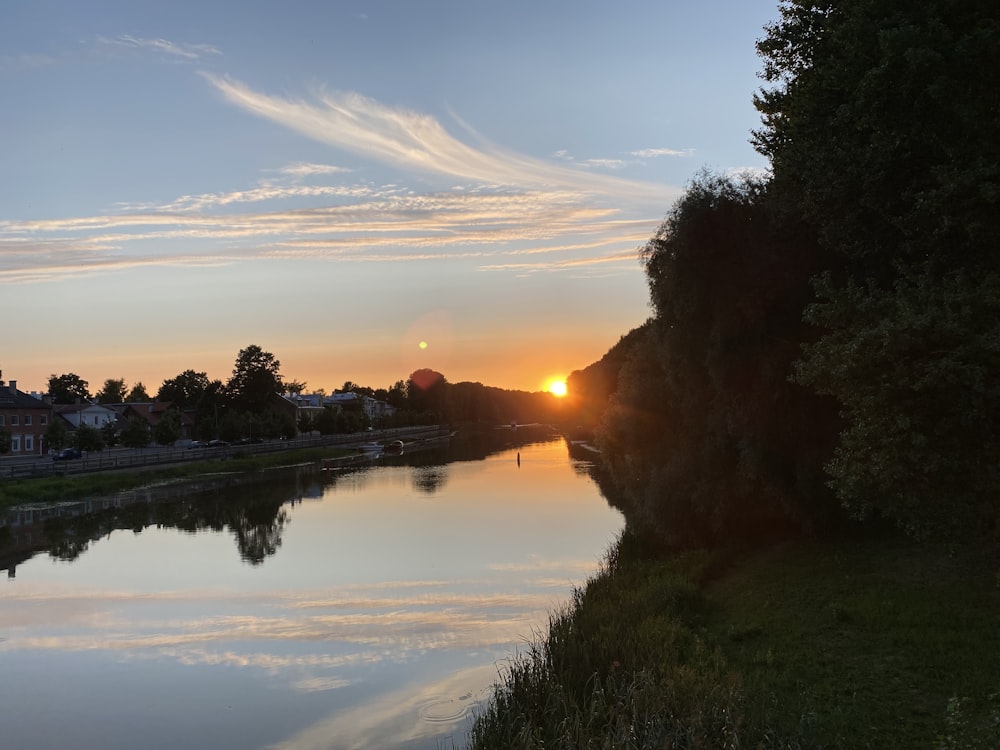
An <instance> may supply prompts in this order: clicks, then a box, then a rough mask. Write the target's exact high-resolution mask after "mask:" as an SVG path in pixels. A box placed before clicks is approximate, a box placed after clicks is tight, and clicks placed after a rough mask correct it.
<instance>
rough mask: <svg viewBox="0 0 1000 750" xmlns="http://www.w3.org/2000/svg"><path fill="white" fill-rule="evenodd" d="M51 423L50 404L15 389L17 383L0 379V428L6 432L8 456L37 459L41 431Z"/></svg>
mask: <svg viewBox="0 0 1000 750" xmlns="http://www.w3.org/2000/svg"><path fill="white" fill-rule="evenodd" d="M51 422H52V403H51V401H49V399H48V398H47V397H46V398H44V399H38V398H35V397H34V396H29V395H28V394H27V393H22V392H21V391H19V390H17V381H16V380H11V381H10V382H9V383H7V384H4V382H3V380H0V427H5V428H6V429H8V430H10V437H11V441H10V453H9V454H8V455H11V456H41V455H43V454H44V453H45V452H46V451H47V448H46V446H45V445H44V442H45V441H44V439H43V438H44V435H45V431H46V430H47V429H48V428H49V424H50V423H51Z"/></svg>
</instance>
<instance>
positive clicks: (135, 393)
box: [125, 380, 153, 404]
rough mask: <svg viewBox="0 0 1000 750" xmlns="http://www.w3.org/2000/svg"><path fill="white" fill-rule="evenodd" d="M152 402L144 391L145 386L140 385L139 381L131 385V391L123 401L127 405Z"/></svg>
mask: <svg viewBox="0 0 1000 750" xmlns="http://www.w3.org/2000/svg"><path fill="white" fill-rule="evenodd" d="M152 400H153V399H151V398H150V397H149V393H148V392H147V391H146V386H145V385H143V384H142V381H141V380H140V381H138V382H137V383H136V384H135V385H133V386H132V389H131V390H130V391H129V392H128V394H127V395H126V396H125V401H126V403H129V404H145V403H147V402H149V401H152Z"/></svg>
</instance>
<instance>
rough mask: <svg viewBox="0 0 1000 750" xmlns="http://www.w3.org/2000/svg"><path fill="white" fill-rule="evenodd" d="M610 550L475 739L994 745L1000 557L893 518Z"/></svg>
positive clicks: (524, 659)
mask: <svg viewBox="0 0 1000 750" xmlns="http://www.w3.org/2000/svg"><path fill="white" fill-rule="evenodd" d="M610 558H611V561H610V562H609V565H608V566H607V569H606V570H605V571H603V572H602V573H601V574H600V575H598V576H596V577H595V578H594V579H593V580H591V582H590V583H589V584H588V585H587V587H586V589H585V590H583V591H580V592H578V593H577V596H576V597H575V599H574V601H573V603H572V604H571V605H570V606H569V607H567V609H566V610H565V611H564V612H560V613H558V614H556V615H554V616H553V618H552V623H551V627H550V632H549V634H548V637H547V639H546V640H544V641H542V640H539V641H538V642H536V643H535V644H533V645H532V646H531V647H530V648H529V649H527V650H526V651H525V652H524V653H522V654H521V655H519V656H518V657H516V658H514V659H512V661H511V663H510V665H509V668H508V669H506V670H505V672H504V676H505V678H504V680H503V681H502V682H501V683H500V684H499V685H498V686H497V688H496V690H495V692H494V700H493V702H492V704H491V705H489V706H488V707H487V708H486V709H485V710H484V711H483V712H482V713H481V715H480V717H479V719H478V721H477V723H476V725H475V727H474V728H473V732H472V739H471V746H472V747H474V748H501V747H503V748H515V747H523V748H529V747H547V748H552V747H557V748H567V749H568V748H583V747H594V748H601V747H608V748H633V747H634V748H664V747H667V748H717V747H726V748H748V747H752V748H826V749H831V748H845V749H846V748H851V749H853V748H879V749H891V748H900V749H902V748H907V749H908V750H909V749H910V748H947V749H948V750H952V749H954V750H957V749H958V748H970V749H971V748H976V749H985V748H997V747H1000V697H998V693H1000V585H998V584H1000V579H998V574H997V567H996V563H995V561H994V562H989V561H987V560H986V559H984V558H983V557H982V556H978V555H975V554H972V553H970V552H965V551H962V552H960V553H957V554H954V553H952V552H950V551H949V550H947V549H942V548H939V547H931V546H920V545H916V544H914V543H912V542H908V541H903V540H900V539H898V538H896V537H894V536H892V535H889V536H883V537H881V538H871V539H865V540H863V541H857V540H855V541H851V542H843V543H821V544H820V543H808V544H807V543H796V544H788V545H785V546H782V547H779V548H774V549H770V550H768V551H766V552H762V553H757V554H754V555H751V556H746V557H737V558H734V557H732V556H729V555H726V554H721V553H712V554H709V553H688V554H684V555H676V556H673V557H671V558H667V559H654V558H653V557H650V556H648V555H646V554H644V553H642V552H641V551H637V545H635V544H633V543H632V542H629V541H627V540H626V541H624V542H623V543H621V544H619V545H618V546H617V547H616V548H615V549H613V550H612V552H611V555H610Z"/></svg>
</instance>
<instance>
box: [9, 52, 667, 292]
mask: <svg viewBox="0 0 1000 750" xmlns="http://www.w3.org/2000/svg"><path fill="white" fill-rule="evenodd" d="M161 42H163V40H142V39H137V38H133V37H123V38H120V39H119V40H118V41H116V43H117V44H123V45H132V46H140V47H144V46H148V47H150V48H152V49H157V50H161V51H164V52H167V53H169V54H173V52H172V50H177V49H180V50H182V51H183V50H184V48H183V47H181V46H180V45H175V44H171V43H166V42H163V44H162V45H161ZM210 49H214V48H210ZM203 53H204V51H197V52H196V51H195V50H188V54H203ZM204 75H205V77H206V78H207V80H209V81H210V82H211V83H212V85H213V86H215V87H216V88H217V89H218V90H219V91H220V93H222V94H223V95H224V96H225V97H226V98H227V99H228V100H229V101H231V102H233V103H235V104H237V105H238V106H239V107H241V108H242V109H244V110H246V111H249V112H253V113H255V114H257V115H260V116H262V117H266V118H268V119H270V120H272V121H273V122H275V123H278V124H280V125H282V126H283V127H288V128H291V129H293V130H296V131H298V132H302V133H305V134H307V135H309V136H310V137H313V138H315V139H317V140H319V141H320V142H322V143H326V144H329V145H331V146H335V147H337V148H341V149H344V150H346V151H349V152H351V153H353V154H354V155H356V156H361V157H366V158H369V159H376V160H380V161H383V162H385V163H388V164H391V165H393V166H394V167H395V168H397V169H399V170H401V171H402V172H403V174H401V175H400V180H399V184H396V183H392V184H383V185H376V184H370V183H363V182H358V181H356V180H352V179H351V178H350V175H351V174H352V170H351V169H349V168H347V167H342V166H338V165H335V164H330V163H324V162H318V161H317V162H292V163H288V164H285V165H283V166H280V167H275V168H272V169H267V170H263V176H262V178H261V179H260V180H259V181H258V182H257V184H256V185H253V186H251V187H247V188H243V189H234V190H230V191H222V192H205V193H191V194H186V195H181V196H178V197H176V198H174V199H172V200H168V201H165V202H158V203H151V202H144V203H139V202H130V203H119V204H117V205H115V206H113V208H112V212H109V213H105V214H100V215H92V216H77V217H61V218H52V219H34V220H22V221H16V220H8V221H0V280H2V281H8V282H28V281H31V282H37V281H44V280H49V279H59V278H65V277H67V276H70V275H72V276H75V277H78V276H81V275H87V274H103V273H110V272H116V271H122V270H125V269H129V268H136V267H142V266H166V265H175V266H205V265H224V264H231V263H239V262H246V261H250V260H268V259H295V258H298V259H319V260H323V259H329V260H337V261H355V262H368V263H383V262H389V261H392V262H399V261H401V260H404V261H408V262H420V261H425V260H434V259H438V260H441V259H465V260H467V261H469V262H470V263H475V264H478V265H480V267H483V268H486V269H488V270H493V271H499V270H511V271H514V272H515V273H518V274H521V273H525V272H532V270H531V269H535V270H538V269H542V268H545V269H546V270H549V271H558V270H567V269H570V268H573V267H579V266H574V263H577V264H583V265H592V264H594V263H599V262H601V263H603V262H606V261H605V260H604V259H605V258H607V257H619V256H620V255H621V254H622V253H623V252H628V253H632V254H634V250H633V249H634V247H635V246H636V244H637V240H636V237H637V236H638V235H641V236H642V237H643V238H645V237H648V235H649V234H650V233H651V232H652V231H653V230H654V229H655V226H656V224H657V223H658V219H659V216H660V215H661V212H662V211H663V210H664V208H665V207H666V206H667V205H669V202H670V201H671V200H673V199H674V198H676V197H677V195H678V194H679V190H678V189H676V188H670V187H668V186H665V185H661V184H654V183H644V182H639V181H634V180H627V179H622V178H620V177H615V176H610V175H607V174H601V173H599V172H595V171H589V170H587V169H581V167H584V166H602V167H605V168H613V167H615V166H617V162H614V161H613V160H604V161H598V160H592V161H591V162H590V163H589V164H588V163H587V162H579V163H574V164H573V165H572V166H567V165H562V164H559V163H555V162H553V161H547V160H544V159H537V158H533V157H529V156H525V155H521V154H516V153H513V152H510V151H507V150H504V149H502V148H499V147H496V146H494V145H492V144H490V143H488V142H486V141H485V140H483V139H479V140H477V142H476V145H470V144H467V143H464V142H462V141H460V140H458V139H457V138H455V137H454V136H452V135H451V134H450V133H448V132H447V131H446V130H445V128H444V127H442V126H441V124H440V123H438V122H437V121H436V120H435V119H434V118H431V117H429V116H426V115H422V114H419V113H415V112H411V111H409V110H402V109H394V108H391V107H387V106H384V105H382V104H380V103H378V102H375V101H373V100H371V99H369V98H366V97H363V96H360V95H357V94H338V95H328V94H320V95H318V96H317V98H316V99H315V100H313V101H309V102H305V101H295V100H290V99H287V98H283V97H274V96H267V95H264V94H260V93H258V92H255V91H253V90H251V89H250V88H249V87H247V86H245V85H243V84H241V83H238V82H234V81H232V80H230V79H225V78H218V77H215V76H211V75H207V74H204ZM467 130H470V132H471V129H468V128H467ZM560 158H562V159H572V157H569V156H568V155H565V156H561V157H560ZM413 173H417V174H426V173H433V174H437V175H443V176H446V177H447V178H449V179H451V180H453V181H454V183H458V184H457V185H456V184H453V186H452V187H450V188H448V189H446V190H438V191H432V192H426V191H425V192H420V191H418V190H416V189H415V188H414V187H411V186H409V185H408V184H406V182H407V181H406V177H407V176H409V174H413ZM523 253H530V254H535V255H539V256H541V255H545V256H547V257H548V258H550V259H553V262H549V263H546V262H542V261H541V259H539V262H537V263H534V264H530V265H528V264H523V263H506V262H504V258H505V257H506V258H509V259H510V260H513V258H512V257H511V256H515V255H518V254H523ZM595 256H598V257H596V258H595ZM556 259H557V260H558V262H554V261H555V260H556ZM487 264H488V265H487ZM635 269H636V266H635V265H634V264H633V267H632V268H631V271H632V272H635Z"/></svg>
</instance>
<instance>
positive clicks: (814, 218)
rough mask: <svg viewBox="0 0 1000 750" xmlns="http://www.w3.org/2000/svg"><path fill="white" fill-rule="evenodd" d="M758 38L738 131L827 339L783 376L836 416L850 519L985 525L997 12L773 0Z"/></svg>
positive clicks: (972, 0)
mask: <svg viewBox="0 0 1000 750" xmlns="http://www.w3.org/2000/svg"><path fill="white" fill-rule="evenodd" d="M767 32H768V33H767V37H766V38H765V39H763V40H761V42H760V43H759V49H760V52H761V54H762V56H763V58H764V60H765V68H764V75H765V78H766V80H767V81H768V82H769V83H770V84H772V88H770V89H768V90H765V91H762V92H761V94H760V96H759V97H758V99H757V104H758V107H759V108H760V110H761V112H762V114H763V122H764V127H763V128H762V130H761V131H759V132H758V133H757V134H756V136H755V141H756V145H757V147H758V149H759V150H760V151H761V152H762V153H764V154H766V155H767V156H769V157H770V159H771V161H772V166H773V171H774V179H773V190H774V193H775V195H776V197H777V199H778V200H780V201H782V202H783V203H784V204H785V205H786V206H787V207H788V210H789V211H790V212H794V213H797V214H798V215H800V216H801V217H803V218H804V219H805V220H806V221H808V222H810V223H811V224H812V225H813V226H815V227H816V229H817V233H818V236H819V238H820V240H821V242H822V246H823V249H824V251H825V253H826V254H827V260H826V266H827V268H828V271H829V272H828V273H827V274H826V275H825V276H824V277H823V279H822V282H821V283H820V286H819V292H820V299H819V300H818V302H817V304H815V305H814V306H812V307H811V308H810V309H809V311H808V319H809V320H810V321H811V322H813V323H815V324H817V325H819V326H821V327H823V328H824V329H825V330H826V332H827V333H826V335H825V336H824V337H823V338H822V339H821V340H820V341H818V342H817V343H815V344H814V345H812V346H810V347H809V348H808V349H807V351H806V355H805V358H804V361H803V362H802V364H801V366H800V368H799V371H798V380H799V382H801V383H804V384H806V385H810V386H813V387H815V388H817V389H818V390H820V391H821V392H823V393H828V394H831V395H832V396H834V397H835V398H836V399H837V400H838V401H839V402H840V404H841V405H842V407H843V414H844V417H845V420H846V423H847V427H846V429H845V431H844V433H843V438H842V440H841V443H840V446H839V448H838V450H837V454H836V458H835V460H833V461H832V462H831V463H830V464H829V467H828V468H829V471H830V473H831V475H832V476H833V487H834V488H835V490H836V492H837V495H838V497H839V498H840V499H841V501H842V502H843V503H844V504H845V505H846V506H847V507H848V508H849V509H850V510H851V511H852V512H853V513H855V514H856V515H858V516H859V517H862V518H864V517H868V516H870V515H873V514H878V515H882V516H888V517H890V518H893V519H895V520H896V521H897V522H898V523H899V524H901V525H902V526H904V527H905V528H907V529H908V530H910V531H911V532H914V533H917V534H921V535H925V534H946V535H954V534H957V533H965V534H967V533H969V532H971V531H975V530H977V529H982V528H983V526H984V524H985V525H986V526H989V525H990V524H991V523H995V520H996V516H997V510H998V505H1000V502H998V494H1000V493H998V489H997V465H996V463H997V462H996V456H997V455H1000V452H998V447H1000V432H998V430H1000V391H998V390H997V387H996V385H995V383H994V382H993V381H994V380H995V373H996V372H997V371H998V370H997V365H998V363H1000V293H998V291H1000V277H998V274H1000V254H998V253H997V252H996V250H997V247H998V246H1000V211H998V204H1000V5H997V4H996V3H994V2H986V1H984V0H913V1H912V2H907V3H901V2H898V1H896V2H893V1H892V0H852V1H851V2H837V3H834V2H829V1H825V2H812V1H807V0H798V1H796V2H785V3H784V4H783V7H782V17H781V20H780V21H779V22H777V23H775V24H773V25H771V26H770V27H768V29H767Z"/></svg>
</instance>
